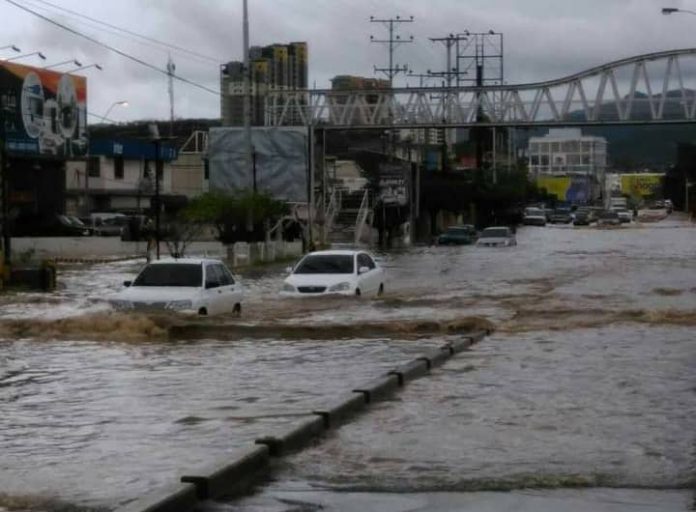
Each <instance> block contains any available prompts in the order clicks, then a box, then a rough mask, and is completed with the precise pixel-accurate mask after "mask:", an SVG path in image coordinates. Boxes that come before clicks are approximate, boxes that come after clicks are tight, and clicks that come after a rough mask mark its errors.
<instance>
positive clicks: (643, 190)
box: [621, 174, 665, 197]
mask: <svg viewBox="0 0 696 512" xmlns="http://www.w3.org/2000/svg"><path fill="white" fill-rule="evenodd" d="M664 177H665V176H664V174H622V175H621V192H622V193H624V194H627V195H629V196H631V197H653V196H661V195H662V180H663V179H664Z"/></svg>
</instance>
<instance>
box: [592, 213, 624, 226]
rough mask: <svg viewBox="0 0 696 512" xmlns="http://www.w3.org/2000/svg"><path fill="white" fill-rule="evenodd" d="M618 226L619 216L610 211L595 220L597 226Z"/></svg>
mask: <svg viewBox="0 0 696 512" xmlns="http://www.w3.org/2000/svg"><path fill="white" fill-rule="evenodd" d="M620 224H621V219H620V218H619V214H618V213H616V212H615V211H611V210H609V211H605V212H602V213H601V214H600V215H599V219H597V225H598V226H618V225H620Z"/></svg>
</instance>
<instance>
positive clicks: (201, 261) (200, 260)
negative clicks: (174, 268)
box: [149, 258, 222, 265]
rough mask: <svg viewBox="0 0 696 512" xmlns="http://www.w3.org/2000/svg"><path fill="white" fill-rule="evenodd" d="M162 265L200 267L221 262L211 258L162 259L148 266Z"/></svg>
mask: <svg viewBox="0 0 696 512" xmlns="http://www.w3.org/2000/svg"><path fill="white" fill-rule="evenodd" d="M164 263H168V264H177V265H183V264H189V265H191V264H194V265H202V264H204V263H222V260H216V259H213V258H163V259H161V260H154V261H151V262H150V263H149V264H150V265H162V264H164Z"/></svg>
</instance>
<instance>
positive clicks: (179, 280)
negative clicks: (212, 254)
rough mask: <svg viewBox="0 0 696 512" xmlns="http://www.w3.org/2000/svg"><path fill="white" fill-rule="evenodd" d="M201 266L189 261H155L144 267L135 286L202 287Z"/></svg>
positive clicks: (134, 283)
mask: <svg viewBox="0 0 696 512" xmlns="http://www.w3.org/2000/svg"><path fill="white" fill-rule="evenodd" d="M201 270H202V269H201V266H200V265H195V264H189V263H153V264H150V265H148V266H147V267H145V268H144V269H143V271H142V272H141V273H140V274H139V275H138V277H137V278H136V279H135V281H134V282H133V286H190V287H200V286H201V280H202V276H201V274H202V272H201Z"/></svg>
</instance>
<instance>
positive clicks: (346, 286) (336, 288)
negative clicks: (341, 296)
mask: <svg viewBox="0 0 696 512" xmlns="http://www.w3.org/2000/svg"><path fill="white" fill-rule="evenodd" d="M347 290H350V283H338V284H335V285H333V286H331V287H329V291H330V292H345V291H347Z"/></svg>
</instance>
